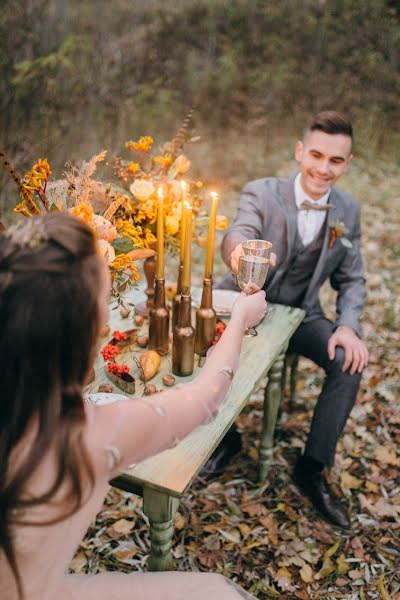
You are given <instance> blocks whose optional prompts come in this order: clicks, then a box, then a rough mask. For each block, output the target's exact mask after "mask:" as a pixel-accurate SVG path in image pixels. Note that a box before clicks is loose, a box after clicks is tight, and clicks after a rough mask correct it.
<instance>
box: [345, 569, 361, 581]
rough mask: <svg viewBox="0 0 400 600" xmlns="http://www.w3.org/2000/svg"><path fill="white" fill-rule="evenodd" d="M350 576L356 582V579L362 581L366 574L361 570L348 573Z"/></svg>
mask: <svg viewBox="0 0 400 600" xmlns="http://www.w3.org/2000/svg"><path fill="white" fill-rule="evenodd" d="M348 576H349V577H350V579H353V580H354V581H355V580H356V579H362V578H363V576H364V573H363V572H362V571H360V570H359V569H353V570H351V571H349V572H348Z"/></svg>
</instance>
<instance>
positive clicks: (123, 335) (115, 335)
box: [112, 331, 126, 343]
mask: <svg viewBox="0 0 400 600" xmlns="http://www.w3.org/2000/svg"><path fill="white" fill-rule="evenodd" d="M112 336H113V338H114V340H115V341H116V342H117V343H118V342H120V341H121V340H126V333H124V332H123V331H114V332H113V334H112Z"/></svg>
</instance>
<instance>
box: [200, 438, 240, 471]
mask: <svg viewBox="0 0 400 600" xmlns="http://www.w3.org/2000/svg"><path fill="white" fill-rule="evenodd" d="M241 449H242V440H241V438H240V433H239V432H238V430H237V429H235V428H234V427H232V428H231V429H230V430H229V431H228V433H227V434H226V435H225V437H224V439H223V440H222V442H221V443H220V445H219V446H217V448H216V449H215V450H214V452H213V453H212V454H211V456H210V458H209V459H208V461H207V462H206V464H205V465H204V467H203V468H202V469H201V471H200V473H199V477H202V478H203V479H207V480H208V479H212V478H213V477H217V476H218V475H221V473H223V471H224V470H225V467H226V466H227V465H228V464H229V463H230V461H231V459H232V458H233V457H234V456H235V454H237V453H238V452H240V450H241Z"/></svg>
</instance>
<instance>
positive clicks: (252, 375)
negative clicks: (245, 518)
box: [90, 292, 304, 571]
mask: <svg viewBox="0 0 400 600" xmlns="http://www.w3.org/2000/svg"><path fill="white" fill-rule="evenodd" d="M142 298H143V296H142V293H140V294H139V296H138V293H137V292H136V293H135V292H133V293H131V294H130V296H129V297H128V298H127V299H128V301H129V302H136V301H140V300H142ZM303 318H304V311H302V310H300V309H297V308H291V307H288V306H283V305H278V304H275V305H273V304H270V305H269V313H268V316H267V317H266V318H265V319H264V321H263V322H262V323H260V324H259V325H258V327H257V331H258V336H257V337H252V338H244V340H243V345H242V351H241V355H240V366H239V369H238V371H237V373H236V375H235V378H234V380H233V383H232V386H231V389H230V391H229V393H228V395H227V397H226V399H225V401H224V403H223V405H222V407H221V409H220V412H219V414H218V415H217V417H216V418H215V420H214V421H213V422H212V423H209V424H208V425H202V426H200V427H198V428H197V429H196V430H194V431H193V432H192V433H191V434H189V435H188V436H187V437H186V438H185V439H184V440H182V441H181V442H180V443H179V444H178V445H177V446H176V447H174V448H171V449H169V450H165V451H164V452H161V453H160V454H157V455H156V456H153V457H151V458H149V459H147V460H144V461H143V462H141V463H139V464H137V465H135V466H134V467H132V468H128V469H126V470H125V471H124V472H123V473H122V474H121V475H120V476H119V477H117V478H115V479H113V480H112V481H111V484H112V485H113V486H116V487H118V488H120V489H123V490H125V491H128V492H132V493H134V494H138V495H142V496H143V511H144V513H145V514H146V515H147V517H148V519H149V522H150V539H151V555H150V559H149V562H148V569H149V570H152V571H162V570H165V569H168V568H171V567H172V565H173V559H172V554H171V547H172V536H173V521H174V516H175V513H176V511H177V509H178V506H179V500H180V498H181V497H182V496H183V495H184V493H185V492H186V490H187V489H188V488H189V487H190V485H191V483H192V481H193V479H194V478H195V477H196V475H197V473H198V472H199V471H200V469H201V468H202V467H203V465H204V464H205V463H206V461H207V460H208V458H209V457H210V455H211V454H212V452H213V451H214V449H215V448H216V447H217V446H218V444H219V443H220V441H221V440H222V438H223V437H224V436H225V434H226V433H227V431H228V430H229V428H230V427H231V425H232V424H233V422H234V421H235V419H236V417H237V416H238V415H239V414H240V412H241V411H242V409H243V408H244V406H245V405H246V402H247V400H248V399H249V398H250V396H251V395H252V394H253V392H254V391H255V390H256V389H257V387H258V385H259V382H260V381H261V380H262V379H263V378H264V377H265V376H266V374H267V373H268V385H267V387H266V389H265V399H264V417H263V430H262V434H261V442H260V451H259V480H260V481H264V479H265V477H266V474H267V471H268V466H269V459H270V456H271V451H272V448H273V435H274V429H275V424H276V418H277V414H278V409H279V405H280V402H281V396H282V389H281V382H282V370H283V362H284V357H285V352H286V349H287V346H288V343H289V340H290V337H291V336H292V334H293V333H294V331H295V330H296V329H297V327H298V325H299V324H300V323H301V321H302V320H303ZM110 326H111V331H113V330H115V329H119V330H121V331H124V330H127V329H129V328H131V327H132V320H131V319H130V318H129V319H122V318H121V317H120V314H119V311H118V310H115V311H111V320H110ZM195 362H197V361H195ZM101 364H102V359H101V358H100V359H99V362H98V363H97V369H96V379H95V381H94V382H93V383H92V384H91V385H90V389H91V391H93V392H96V391H97V390H98V386H99V384H101V383H106V382H107V383H109V380H108V379H107V376H106V374H105V372H104V369H103V368H101ZM198 369H199V367H196V368H195V371H194V373H193V375H192V376H190V377H182V378H179V377H177V378H176V380H177V381H176V382H177V383H184V382H185V381H188V380H190V379H191V378H193V377H195V376H196V373H197V372H198ZM166 372H171V359H170V357H168V356H167V357H163V358H162V365H161V369H160V371H159V373H158V374H157V375H156V376H155V377H154V378H153V379H152V380H151V382H152V383H154V384H155V385H156V386H157V388H158V389H160V388H164V387H165V386H164V385H163V383H162V376H163V374H165V373H166ZM115 391H116V392H118V389H117V388H116V389H115ZM142 392H143V387H142V384H140V385H139V387H137V389H136V392H135V395H136V396H140V395H141V394H142Z"/></svg>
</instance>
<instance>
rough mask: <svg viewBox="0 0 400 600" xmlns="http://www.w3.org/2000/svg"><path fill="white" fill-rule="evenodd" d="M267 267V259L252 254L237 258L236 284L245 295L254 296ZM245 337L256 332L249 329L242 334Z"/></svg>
mask: <svg viewBox="0 0 400 600" xmlns="http://www.w3.org/2000/svg"><path fill="white" fill-rule="evenodd" d="M268 267H269V258H264V257H263V256H254V255H252V254H243V255H242V256H239V269H238V274H237V282H238V285H239V287H240V289H241V290H243V291H244V292H245V294H255V293H256V292H259V291H260V290H261V289H262V287H263V285H264V283H265V280H266V278H267V273H268ZM244 335H245V336H255V335H258V334H257V330H256V329H254V327H249V328H248V329H246V331H245V332H244Z"/></svg>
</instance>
